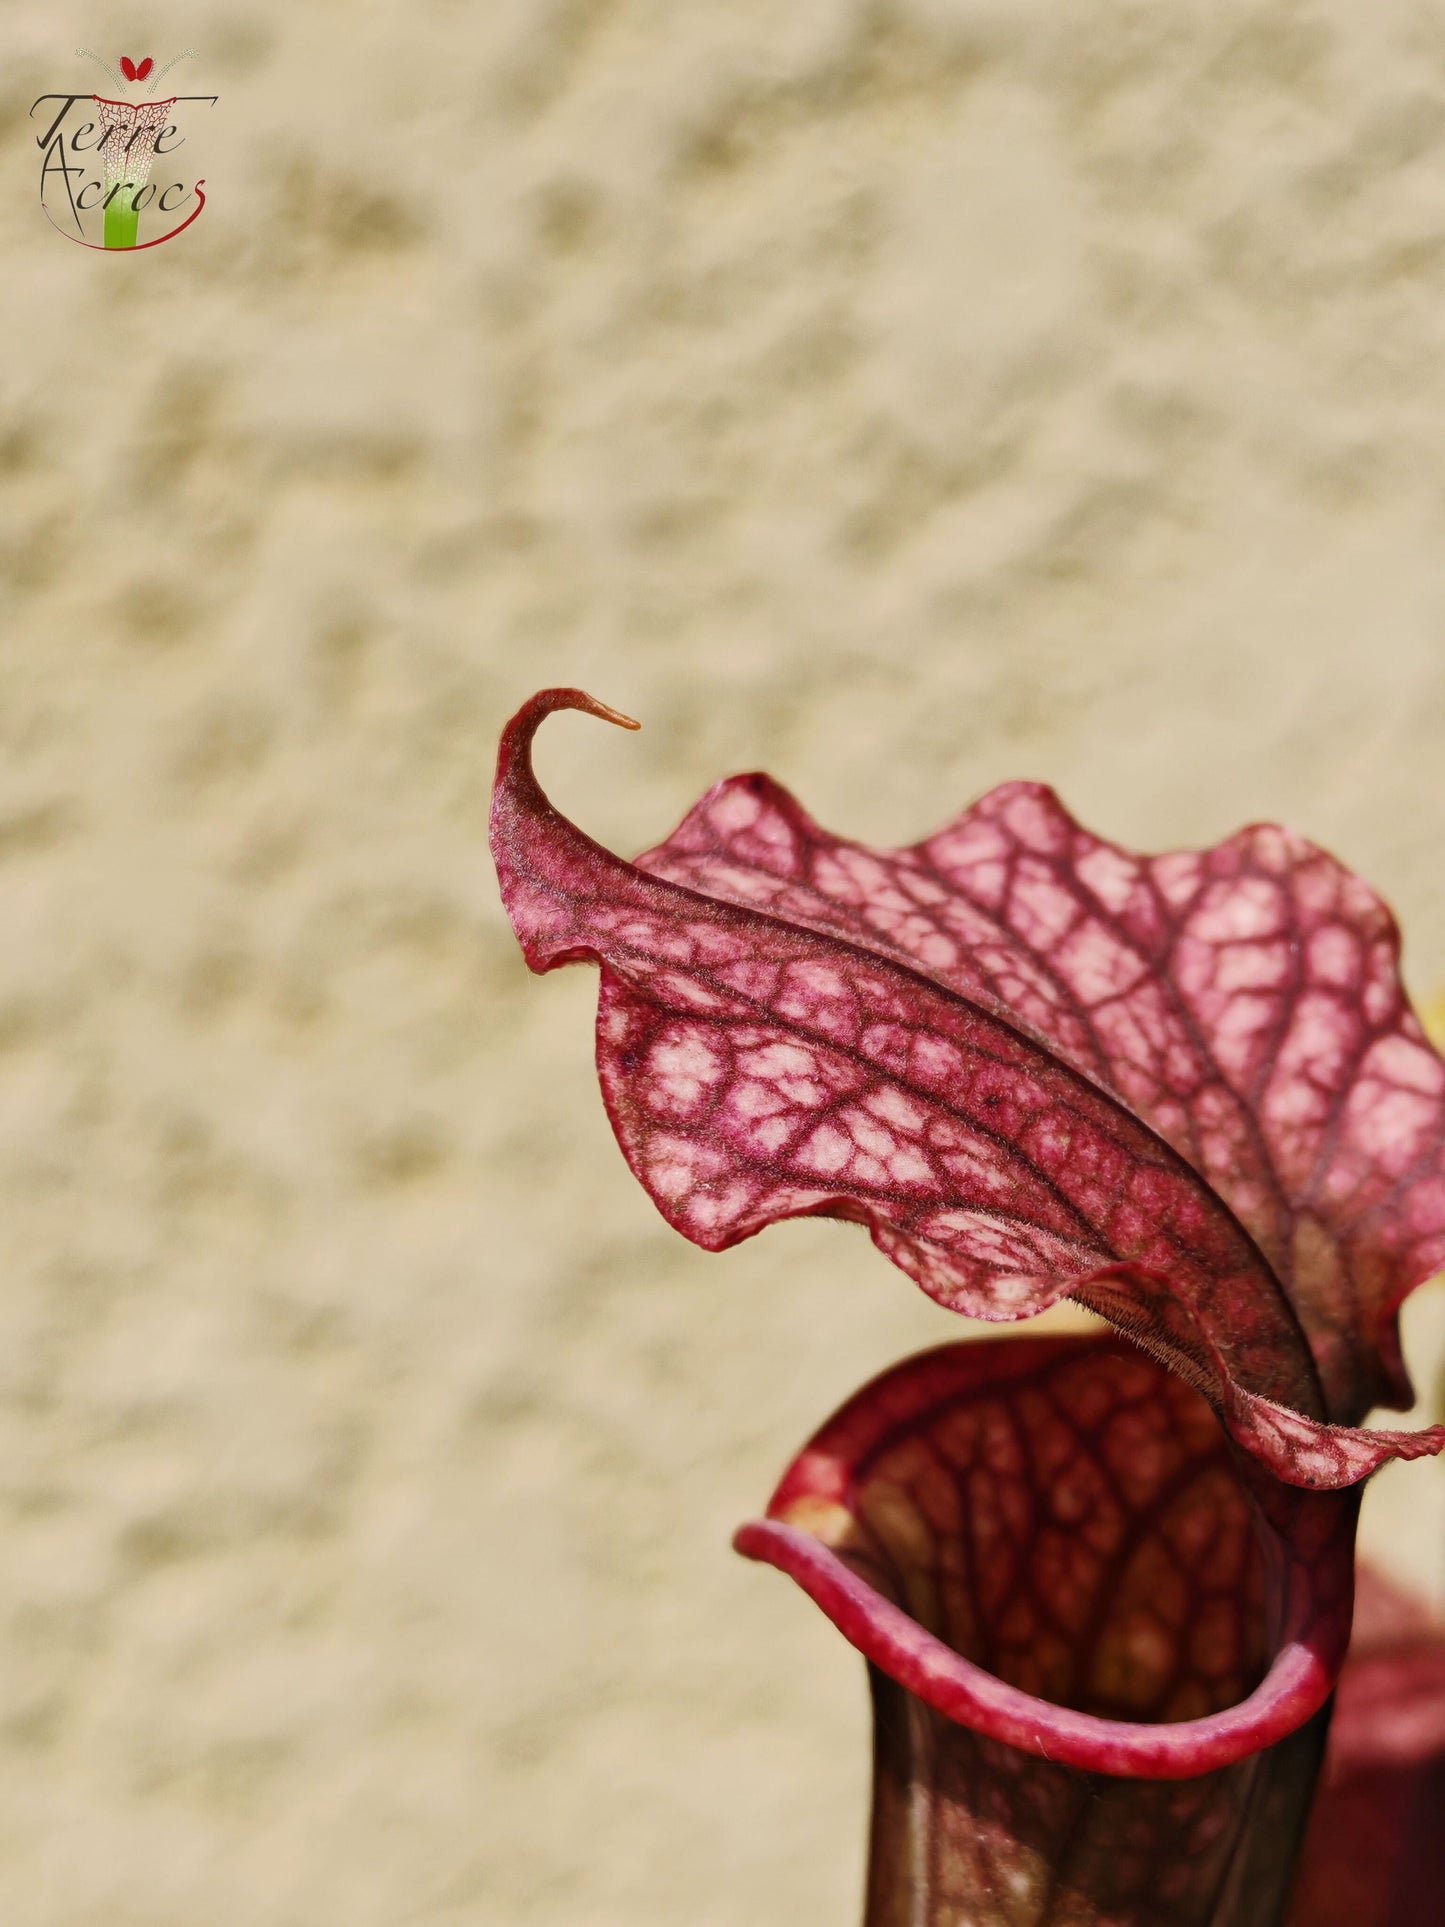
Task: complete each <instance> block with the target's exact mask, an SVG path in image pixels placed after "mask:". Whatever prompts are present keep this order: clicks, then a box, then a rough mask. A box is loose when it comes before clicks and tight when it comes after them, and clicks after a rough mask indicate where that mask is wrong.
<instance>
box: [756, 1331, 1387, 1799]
mask: <svg viewBox="0 0 1445 1927" xmlns="http://www.w3.org/2000/svg"><path fill="white" fill-rule="evenodd" d="M1356 1510H1357V1495H1355V1494H1354V1493H1339V1492H1336V1493H1310V1492H1305V1491H1302V1490H1298V1489H1289V1488H1279V1487H1276V1486H1275V1485H1274V1482H1273V1481H1261V1480H1260V1479H1259V1478H1258V1477H1257V1476H1256V1475H1255V1473H1254V1469H1253V1468H1252V1467H1251V1466H1250V1464H1249V1463H1248V1461H1247V1460H1246V1458H1245V1456H1244V1455H1243V1454H1241V1453H1240V1452H1239V1450H1238V1448H1237V1447H1235V1446H1234V1445H1233V1444H1232V1443H1231V1441H1230V1440H1229V1439H1228V1437H1227V1435H1226V1434H1225V1432H1224V1430H1223V1428H1222V1427H1221V1426H1220V1424H1219V1421H1218V1420H1217V1418H1216V1417H1215V1415H1214V1413H1213V1411H1212V1410H1211V1409H1210V1407H1209V1406H1208V1405H1207V1404H1206V1402H1205V1401H1204V1400H1203V1399H1202V1398H1201V1397H1200V1396H1199V1394H1198V1393H1197V1392H1195V1391H1194V1390H1193V1389H1192V1388H1191V1387H1190V1386H1188V1385H1187V1384H1185V1383H1184V1382H1183V1381H1182V1380H1180V1379H1179V1378H1177V1377H1175V1376H1174V1375H1173V1374H1171V1373H1170V1372H1168V1371H1167V1370H1165V1369H1164V1368H1163V1367H1162V1366H1160V1365H1159V1364H1157V1363H1156V1362H1155V1361H1154V1360H1153V1359H1151V1358H1148V1357H1146V1356H1144V1355H1143V1354H1141V1353H1139V1352H1138V1351H1136V1350H1135V1349H1134V1348H1133V1347H1132V1346H1130V1345H1128V1344H1127V1343H1126V1342H1123V1341H1120V1340H1118V1339H1115V1338H1112V1337H1110V1338H1095V1337H1093V1336H1084V1337H1051V1338H1042V1339H1030V1338H1005V1339H997V1340H991V1341H990V1340H979V1341H973V1342H964V1343H962V1344H954V1345H949V1346H945V1347H942V1348H941V1349H939V1350H937V1351H933V1352H928V1353H924V1354H922V1355H921V1356H919V1357H916V1358H913V1359H909V1360H907V1361H905V1362H904V1363H903V1364H902V1365H899V1366H897V1367H895V1368H894V1369H893V1370H892V1371H890V1372H887V1373H885V1374H884V1375H883V1376H882V1377H881V1378H879V1379H876V1380H874V1381H873V1382H872V1384H870V1385H868V1386H865V1387H864V1389H863V1390H862V1391H861V1392H859V1393H858V1394H857V1395H856V1396H855V1397H854V1398H853V1399H851V1400H850V1401H849V1402H848V1404H847V1405H845V1406H844V1407H843V1408H842V1410H841V1411H840V1412H839V1413H838V1414H837V1415H836V1416H835V1417H834V1418H833V1419H831V1420H830V1421H829V1422H828V1423H827V1424H826V1425H825V1426H824V1427H823V1428H822V1429H821V1431H820V1432H819V1433H818V1434H817V1435H816V1436H815V1437H814V1438H813V1439H812V1441H810V1443H809V1444H808V1446H806V1447H805V1448H804V1450H803V1452H802V1453H801V1454H800V1455H799V1456H798V1458H797V1459H796V1460H795V1461H794V1462H793V1464H792V1465H791V1466H790V1467H789V1469H788V1471H787V1473H786V1474H785V1476H784V1478H783V1480H782V1482H781V1484H780V1485H779V1487H778V1490H777V1492H776V1493H775V1494H774V1496H773V1499H772V1502H771V1503H770V1505H769V1507H768V1513H767V1516H766V1518H764V1519H762V1520H757V1521H754V1522H752V1523H750V1524H748V1525H745V1526H744V1527H742V1529H741V1530H740V1531H739V1532H738V1534H737V1536H736V1538H735V1540H734V1544H735V1546H736V1547H737V1549H738V1551H740V1552H742V1553H743V1554H744V1555H745V1556H746V1557H748V1558H752V1559H757V1560H761V1561H764V1562H766V1563H768V1564H772V1565H775V1566H777V1567H779V1568H780V1569H781V1570H782V1571H784V1572H787V1573H788V1574H789V1575H790V1576H791V1577H792V1578H793V1579H794V1580H795V1581H796V1582H797V1583H798V1584H799V1585H800V1586H801V1587H802V1588H803V1590H804V1591H805V1592H806V1593H807V1594H808V1595H809V1597H810V1598H812V1599H813V1600H814V1602H815V1603H816V1604H817V1605H818V1606H819V1607H820V1608H821V1609H822V1611H823V1612H824V1613H826V1614H827V1616H828V1617H829V1618H830V1619H831V1620H832V1621H833V1623H834V1625H835V1626H837V1628H838V1629H839V1631H840V1632H842V1633H843V1635H844V1637H845V1638H847V1639H848V1640H849V1641H851V1643H852V1644H853V1645H855V1646H856V1647H858V1649H859V1650H860V1651H861V1652H862V1653H863V1654H864V1655H865V1656H866V1657H867V1658H868V1659H869V1660H870V1661H871V1662H872V1663H873V1664H874V1665H875V1666H877V1667H878V1668H879V1669H880V1670H881V1671H882V1672H884V1673H885V1674H887V1675H888V1676H889V1677H890V1678H892V1679H894V1680H895V1681H897V1682H898V1684H899V1685H901V1686H903V1687H905V1688H906V1689H907V1690H908V1691H909V1692H910V1693H912V1694H914V1695H915V1697H917V1698H918V1699H920V1700H921V1701H923V1702H924V1703H925V1704H926V1705H928V1706H931V1707H932V1708H934V1709H935V1710H936V1711H937V1712H939V1713H941V1714H942V1715H944V1717H945V1718H947V1719H949V1720H952V1721H954V1722H956V1723H958V1724H959V1725H962V1726H965V1727H967V1728H969V1729H970V1730H972V1731H973V1732H975V1733H978V1734H981V1735H983V1736H985V1737H987V1738H991V1739H995V1740H999V1741H1003V1742H1005V1743H1007V1744H1008V1745H1010V1746H1013V1747H1015V1748H1018V1749H1020V1750H1022V1751H1024V1752H1027V1753H1032V1754H1034V1755H1037V1756H1039V1757H1041V1758H1044V1759H1048V1760H1052V1761H1055V1762H1058V1763H1060V1764H1065V1765H1071V1766H1077V1767H1081V1768H1084V1769H1086V1770H1089V1771H1093V1772H1101V1773H1109V1774H1115V1775H1122V1776H1138V1777H1147V1778H1163V1779H1174V1778H1188V1777H1192V1776H1194V1775H1197V1774H1201V1773H1206V1772H1210V1771H1213V1770H1215V1769H1217V1768H1220V1767H1225V1766H1229V1765H1232V1764H1234V1763H1235V1762H1237V1761H1239V1760H1241V1759H1245V1758H1247V1757H1248V1756H1250V1755H1251V1754H1254V1753H1257V1752H1259V1751H1260V1750H1261V1749H1263V1748H1264V1747H1267V1746H1270V1745H1273V1744H1274V1743H1275V1742H1276V1741H1278V1740H1280V1739H1283V1738H1284V1737H1285V1736H1286V1735H1288V1734H1290V1733H1292V1732H1294V1731H1295V1730H1296V1729H1297V1728H1299V1727H1300V1726H1302V1725H1303V1724H1304V1723H1305V1722H1306V1721H1307V1720H1308V1719H1309V1718H1310V1717H1311V1715H1312V1714H1314V1713H1315V1712H1316V1711H1318V1709H1319V1708H1320V1707H1321V1706H1322V1705H1323V1704H1324V1703H1325V1701H1326V1700H1327V1699H1328V1698H1329V1695H1330V1693H1331V1692H1332V1690H1333V1688H1334V1684H1335V1681H1336V1679H1337V1677H1338V1674H1339V1670H1340V1666H1341V1664H1342V1663H1343V1659H1344V1652H1345V1647H1346V1645H1347V1643H1348V1637H1349V1624H1350V1610H1351V1596H1352V1568H1353V1540H1354V1523H1355V1516H1356Z"/></svg>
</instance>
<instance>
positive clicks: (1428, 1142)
mask: <svg viewBox="0 0 1445 1927" xmlns="http://www.w3.org/2000/svg"><path fill="white" fill-rule="evenodd" d="M638 864H639V867H641V868H642V869H645V870H647V871H649V872H650V873H651V874H653V875H656V876H659V877H666V878H668V879H670V880H672V881H674V882H677V883H683V884H686V885H688V886H690V887H691V888H693V889H696V890H700V891H702V892H704V893H706V894H707V895H709V896H715V897H720V898H724V899H726V900H727V901H729V902H734V903H738V904H749V905H752V906H754V907H756V908H758V909H762V910H766V911H768V912H769V913H770V914H772V915H775V916H780V917H784V918H787V919H788V920H789V921H791V922H794V923H800V924H804V925H807V926H809V927H811V928H815V929H818V930H828V931H831V932H834V933H836V934H837V935H839V936H842V937H845V938H847V939H848V940H849V941H850V942H853V943H858V944H862V945H864V946H867V947H869V948H872V949H876V950H880V951H883V952H884V953H885V954H889V955H893V956H896V957H899V958H901V959H904V960H906V961H907V962H909V963H911V964H913V965H914V966H915V967H916V968H919V969H921V970H923V971H926V972H927V973H928V974H929V975H930V976H932V977H934V978H936V979H937V980H938V981H939V982H940V983H943V984H946V985H948V986H949V987H950V988H952V989H954V990H957V991H959V992H961V993H962V994H963V995H964V996H967V997H972V998H977V999H981V1000H984V1001H986V1002H988V1003H989V1004H990V1005H991V1006H992V1007H995V1008H1000V1009H1004V1010H1007V1011H1008V1012H1010V1013H1011V1014H1012V1016H1013V1017H1014V1019H1015V1020H1016V1021H1018V1022H1020V1023H1022V1024H1024V1025H1027V1026H1028V1027H1029V1029H1030V1030H1031V1031H1032V1032H1033V1033H1034V1034H1035V1035H1037V1036H1039V1037H1041V1038H1043V1039H1044V1040H1046V1041H1047V1043H1048V1044H1049V1046H1050V1047H1051V1048H1052V1049H1053V1050H1055V1051H1057V1052H1058V1053H1059V1054H1060V1055H1061V1056H1062V1057H1063V1058H1065V1059H1066V1060H1067V1061H1068V1062H1069V1063H1070V1064H1072V1065H1074V1066H1076V1067H1077V1068H1078V1069H1080V1070H1082V1071H1084V1072H1085V1073H1086V1074H1087V1075H1088V1076H1090V1077H1091V1078H1093V1079H1094V1080H1095V1081H1096V1082H1098V1083H1100V1084H1102V1085H1103V1086H1105V1087H1106V1088H1107V1089H1108V1090H1110V1091H1112V1092H1114V1093H1116V1094H1117V1095H1118V1096H1119V1097H1120V1098H1121V1099H1122V1100H1123V1101H1124V1103H1126V1104H1127V1105H1128V1106H1129V1108H1130V1109H1131V1110H1133V1111H1134V1112H1135V1113H1136V1114H1137V1115H1138V1116H1139V1117H1141V1118H1142V1119H1144V1120H1145V1122H1146V1123H1148V1124H1149V1125H1151V1126H1152V1127H1153V1129H1154V1130H1156V1131H1157V1132H1158V1133H1159V1134H1160V1135H1161V1136H1162V1137H1164V1138H1165V1139H1167V1140H1168V1142H1169V1143H1170V1144H1172V1145H1173V1146H1174V1147H1175V1149H1176V1150H1178V1151H1179V1152H1180V1153H1181V1155H1182V1156H1183V1157H1184V1158H1186V1159H1187V1160H1188V1162H1189V1163H1190V1164H1191V1165H1192V1166H1193V1168H1194V1169H1195V1170H1196V1171H1198V1173H1199V1174H1200V1176H1201V1177H1203V1178H1204V1179H1205V1180H1206V1182H1207V1183H1208V1184H1209V1185H1211V1186H1212V1188H1213V1189H1214V1190H1215V1191H1217V1192H1218V1194H1219V1195H1220V1197H1221V1198H1223V1199H1224V1200H1225V1202H1226V1203H1227V1204H1228V1205H1229V1207H1230V1208H1231V1210H1232V1211H1233V1212H1234V1214H1235V1216H1236V1217H1237V1218H1238V1219H1239V1220H1240V1222H1241V1223H1242V1224H1243V1225H1244V1226H1245V1227H1246V1229H1247V1230H1248V1231H1249V1233H1250V1234H1251V1236H1252V1237H1253V1239H1254V1241H1255V1243H1256V1244H1257V1245H1258V1246H1259V1248H1260V1250H1261V1252H1262V1253H1263V1254H1264V1256H1265V1257H1266V1259H1267V1260H1268V1261H1269V1263H1270V1266H1271V1267H1272V1269H1273V1270H1274V1272H1275V1275H1276V1276H1277V1277H1278V1278H1279V1279H1280V1281H1281V1283H1282V1284H1283V1285H1284V1288H1285V1290H1286V1292H1287V1293H1288V1294H1289V1296H1290V1298H1291V1299H1292V1301H1293V1303H1294V1304H1295V1306H1296V1308H1297V1310H1298V1311H1299V1314H1300V1317H1301V1320H1302V1322H1303V1324H1304V1327H1305V1330H1306V1332H1307V1334H1308V1336H1309V1339H1310V1343H1311V1346H1312V1349H1313V1351H1314V1355H1315V1359H1316V1363H1317V1365H1318V1368H1319V1371H1320V1375H1321V1378H1322V1380H1323V1383H1324V1388H1325V1392H1326V1397H1327V1403H1328V1409H1329V1412H1330V1415H1331V1416H1332V1417H1335V1418H1339V1419H1343V1420H1345V1421H1358V1420H1359V1419H1360V1418H1362V1417H1363V1416H1364V1414H1365V1413H1366V1412H1367V1411H1368V1410H1369V1408H1370V1407H1371V1406H1372V1405H1374V1404H1378V1403H1382V1402H1383V1403H1395V1404H1398V1405H1400V1406H1401V1407H1405V1406H1408V1405H1409V1404H1410V1403H1412V1400H1413V1394H1412V1392H1411V1389H1410V1385H1409V1381H1408V1379H1407V1378H1405V1377H1404V1375H1403V1370H1402V1367H1401V1364H1400V1358H1399V1345H1398V1338H1397V1336H1396V1326H1395V1318H1394V1314H1395V1311H1396V1309H1397V1307H1398V1306H1399V1304H1400V1301H1401V1300H1402V1299H1403V1298H1404V1297H1405V1296H1406V1295H1407V1294H1408V1293H1409V1292H1410V1291H1411V1290H1412V1289H1413V1287H1414V1286H1416V1285H1418V1284H1421V1283H1423V1282H1424V1280H1425V1279H1427V1278H1429V1277H1431V1276H1432V1275H1433V1274H1434V1273H1435V1272H1436V1271H1438V1270H1440V1269H1441V1267H1442V1265H1445V1065H1442V1063H1441V1060H1440V1058H1439V1056H1438V1055H1437V1053H1436V1052H1435V1051H1434V1050H1433V1048H1432V1047H1431V1046H1430V1044H1429V1043H1428V1041H1427V1040H1426V1038H1425V1036H1424V1033H1423V1031H1422V1030H1421V1028H1420V1025H1419V1022H1418V1020H1417V1019H1416V1017H1415V1015H1414V1013H1413V1011H1412V1010H1411V1009H1410V1006H1409V1004H1408V1003H1407V1001H1406V999H1405V996H1404V992H1403V990H1402V988H1401V984H1400V977H1399V938H1398V933H1397V931H1396V928H1395V923H1394V919H1393V918H1392V917H1391V915H1390V912H1389V911H1388V910H1387V909H1386V907H1385V905H1384V904H1383V903H1382V902H1381V901H1380V899H1379V898H1378V897H1377V896H1376V895H1375V894H1374V892H1373V891H1372V890H1370V889H1369V887H1368V886H1367V885H1366V884H1365V883H1364V882H1362V881H1361V879H1360V878H1359V877H1357V876H1354V875H1352V874H1351V873H1350V872H1349V871H1348V870H1346V869H1345V868H1344V867H1343V866H1342V865H1341V864H1340V863H1338V862H1337V861H1336V860H1335V859H1334V858H1333V857H1331V856H1330V855H1328V854H1327V852H1325V851H1324V850H1321V849H1319V848H1317V847H1316V846H1315V845H1314V844H1312V843H1310V842H1308V841H1306V839H1305V838H1303V837H1301V836H1297V835H1295V834H1294V833H1293V832H1292V831H1289V830H1285V829H1281V828H1278V827H1277V826H1275V825H1272V824H1260V825H1255V826H1253V827H1251V828H1249V829H1245V830H1241V831H1240V832H1239V833H1238V835H1236V836H1232V837H1230V838H1229V839H1228V840H1227V841H1226V842H1224V843H1221V844H1219V845H1218V846H1217V847H1216V848H1214V849H1212V850H1202V851H1176V852H1172V853H1170V854H1168V855H1163V856H1137V855H1135V854H1133V853H1132V852H1130V851H1127V850H1124V849H1121V848H1120V847H1119V846H1118V845H1116V844H1112V843H1107V842H1105V841H1103V839H1101V838H1099V837H1097V836H1093V835H1091V834H1090V833H1089V832H1088V831H1087V830H1085V829H1083V828H1082V827H1081V826H1080V825H1079V824H1078V823H1076V822H1075V821H1074V819H1073V817H1071V816H1070V815H1069V813H1068V811H1067V810H1066V809H1065V808H1064V806H1063V805H1062V803H1060V801H1059V799H1058V797H1057V796H1055V795H1054V793H1053V792H1052V791H1051V790H1049V789H1048V788H1046V787H1045V786H1044V785H1042V784H1039V783H1006V784H1004V785H1003V786H1002V787H1000V788H999V789H996V790H993V791H991V792H990V793H989V794H988V795H987V796H985V797H984V798H983V799H982V800H981V801H980V802H978V803H976V804H974V805H973V807H972V808H971V809H968V810H965V811H964V812H963V814H962V815H961V816H959V817H957V818H956V819H955V820H954V821H953V822H951V823H949V824H947V825H946V826H945V827H944V828H943V829H941V830H939V831H937V832H936V833H935V834H934V835H932V836H929V837H926V838H925V839H923V841H921V842H919V843H916V844H913V845H911V846H909V847H908V848H905V849H899V850H881V849H871V848H868V847H867V846H865V845H863V844H860V843H855V842H850V841H848V840H847V839H845V838H842V837H836V836H832V835H830V834H829V833H828V832H827V831H826V830H823V829H821V828H820V827H819V825H818V824H816V823H815V822H813V820H812V819H811V818H810V817H809V816H808V814H807V813H806V811H804V810H803V809H802V807H801V806H800V805H799V804H798V802H797V801H796V800H795V799H794V798H793V797H792V796H791V795H789V793H788V792H787V791H786V790H784V789H782V788H780V787H779V786H778V785H777V784H776V783H773V782H772V781H771V780H770V779H769V778H768V777H766V776H760V775H749V776H738V777H733V778H731V779H730V780H729V781H727V782H724V783H720V784H719V785H718V786H717V787H716V788H715V789H713V790H712V791H710V792H709V794H708V795H707V796H706V797H704V798H703V799H702V801H701V802H700V803H699V804H698V805H697V806H696V808H695V809H693V810H692V811H691V812H690V813H689V815H688V816H687V817H686V819H685V820H684V821H683V823H682V824H681V825H680V826H679V827H678V829H677V830H676V831H674V833H673V834H672V835H671V836H670V837H669V838H668V839H667V841H666V842H665V843H662V844H660V845H659V846H658V847H657V848H656V849H654V850H650V851H648V852H647V853H646V854H645V855H644V856H642V857H639V858H638Z"/></svg>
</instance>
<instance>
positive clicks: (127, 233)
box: [105, 188, 140, 248]
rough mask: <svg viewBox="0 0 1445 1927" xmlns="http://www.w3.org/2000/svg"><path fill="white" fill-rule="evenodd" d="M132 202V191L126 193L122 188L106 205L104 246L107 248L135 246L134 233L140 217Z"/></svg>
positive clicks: (133, 194) (133, 198)
mask: <svg viewBox="0 0 1445 1927" xmlns="http://www.w3.org/2000/svg"><path fill="white" fill-rule="evenodd" d="M134 200H135V193H134V190H131V191H129V192H127V190H126V189H124V188H122V189H121V191H120V193H119V194H117V195H116V197H115V199H114V200H113V201H110V202H108V203H107V204H106V210H105V245H106V246H107V247H108V248H133V247H134V246H135V237H136V232H137V230H138V229H139V227H140V215H139V214H138V213H137V212H136V209H135V208H134V207H133V206H132V205H131V203H132V202H133V201H134Z"/></svg>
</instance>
